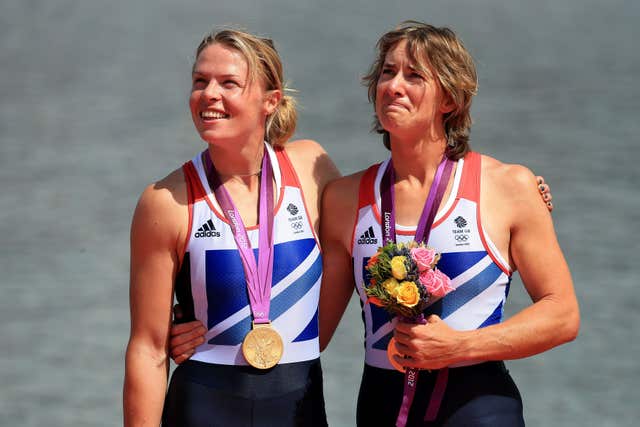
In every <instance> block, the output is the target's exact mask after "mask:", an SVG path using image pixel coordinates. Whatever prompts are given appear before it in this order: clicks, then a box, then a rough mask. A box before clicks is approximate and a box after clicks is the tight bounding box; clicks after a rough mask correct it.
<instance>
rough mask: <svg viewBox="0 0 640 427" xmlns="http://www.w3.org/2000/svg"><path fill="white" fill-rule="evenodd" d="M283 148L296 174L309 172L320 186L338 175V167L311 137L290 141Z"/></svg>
mask: <svg viewBox="0 0 640 427" xmlns="http://www.w3.org/2000/svg"><path fill="white" fill-rule="evenodd" d="M284 149H285V152H286V153H287V155H288V156H289V158H290V159H291V162H292V163H293V165H294V168H295V169H296V172H297V173H298V175H301V176H304V175H308V174H311V177H312V178H313V180H314V181H316V182H317V183H318V184H319V185H320V187H321V188H322V187H324V185H325V184H326V183H327V182H328V181H330V180H332V179H335V178H337V177H339V176H340V172H339V171H338V168H337V167H336V165H335V163H334V162H333V160H332V159H331V157H329V154H328V153H327V151H326V150H325V149H324V148H323V147H322V146H321V145H320V144H319V143H317V142H316V141H313V140H311V139H300V140H297V141H291V142H288V143H286V144H285V145H284Z"/></svg>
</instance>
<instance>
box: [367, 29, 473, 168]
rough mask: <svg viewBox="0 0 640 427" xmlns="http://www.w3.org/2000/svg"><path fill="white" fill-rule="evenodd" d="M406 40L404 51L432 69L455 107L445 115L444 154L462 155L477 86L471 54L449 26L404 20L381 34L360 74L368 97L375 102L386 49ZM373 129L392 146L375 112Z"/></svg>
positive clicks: (464, 151)
mask: <svg viewBox="0 0 640 427" xmlns="http://www.w3.org/2000/svg"><path fill="white" fill-rule="evenodd" d="M403 40H406V42H407V54H408V55H409V58H410V59H411V61H413V62H414V63H415V64H416V66H417V67H418V68H421V69H423V70H429V69H432V70H433V71H434V72H435V75H436V77H437V79H438V81H439V82H440V85H441V86H442V88H443V90H444V91H445V93H446V94H447V95H448V96H449V97H450V98H451V100H452V101H453V103H454V104H455V108H454V109H453V110H452V111H450V112H449V113H446V114H445V115H444V128H445V134H446V137H447V141H448V144H447V156H448V157H449V158H450V159H452V160H457V159H459V158H462V157H464V155H465V154H466V153H467V152H468V151H469V150H470V147H469V132H470V130H471V124H472V120H471V112H470V110H471V100H472V98H473V96H474V95H475V94H476V93H477V90H478V77H477V74H476V67H475V64H474V61H473V58H472V57H471V55H470V54H469V52H468V51H467V49H466V48H465V47H464V45H463V44H462V41H461V40H460V39H459V38H458V36H456V34H455V33H454V32H453V31H452V30H450V29H449V28H446V27H442V28H438V27H434V26H432V25H429V24H425V23H422V22H418V21H404V22H402V23H401V24H400V25H398V26H397V27H396V28H394V29H393V30H391V31H389V32H387V33H385V34H383V35H382V37H380V39H379V40H378V43H377V44H376V50H377V57H376V59H375V61H374V62H373V64H372V65H371V68H370V69H369V73H368V74H367V75H365V76H364V77H363V78H362V82H363V84H364V85H365V86H367V88H368V94H369V101H370V102H371V103H373V105H374V109H375V104H376V87H377V85H378V79H379V78H380V75H381V73H382V68H383V66H384V61H385V57H386V56H387V53H388V52H389V51H390V50H391V49H392V48H393V47H394V46H396V45H397V44H398V43H400V42H401V41H403ZM373 130H374V131H376V132H377V133H380V134H382V135H383V142H384V145H385V147H387V149H391V145H390V139H389V133H388V132H387V131H386V130H384V129H383V128H382V125H381V123H380V120H378V117H377V116H374V122H373Z"/></svg>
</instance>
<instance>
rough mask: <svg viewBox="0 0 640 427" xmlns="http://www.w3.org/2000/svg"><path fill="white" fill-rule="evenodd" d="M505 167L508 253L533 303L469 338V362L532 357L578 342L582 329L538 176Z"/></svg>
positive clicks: (566, 269)
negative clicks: (542, 203) (539, 191)
mask: <svg viewBox="0 0 640 427" xmlns="http://www.w3.org/2000/svg"><path fill="white" fill-rule="evenodd" d="M504 168H506V171H504V172H502V173H503V174H504V175H503V176H499V177H497V179H498V180H503V181H506V182H508V184H506V186H507V189H506V194H507V196H508V197H509V199H510V203H509V204H510V206H511V212H512V215H511V219H510V224H511V227H510V243H509V251H510V254H511V258H512V262H513V264H514V265H515V267H516V268H517V270H518V271H519V273H520V277H521V278H522V282H523V283H524V285H525V288H526V289H527V292H528V293H529V295H530V297H531V300H532V301H533V304H532V305H530V306H529V307H527V308H525V309H524V310H522V311H520V312H519V313H517V314H516V315H514V316H513V317H511V318H510V319H508V320H506V321H505V322H504V323H502V324H500V325H495V326H493V327H488V328H483V329H486V330H482V329H480V330H477V331H473V332H472V333H470V334H469V337H468V338H469V339H468V341H467V343H466V344H467V346H468V348H467V351H468V357H469V358H471V359H474V358H475V357H480V358H481V359H482V360H496V359H515V358H522V357H527V356H531V355H534V354H537V353H540V352H543V351H546V350H548V349H550V348H553V347H555V346H557V345H560V344H563V343H565V342H567V341H571V340H573V339H575V337H576V336H577V334H578V329H579V324H580V314H579V309H578V302H577V299H576V296H575V292H574V289H573V281H572V279H571V273H570V272H569V267H568V266H567V263H566V261H565V258H564V255H563V253H562V250H561V249H560V245H559V244H558V240H557V238H556V234H555V230H554V227H553V223H552V220H551V216H550V215H549V214H548V213H547V211H546V210H545V207H544V206H540V203H539V199H538V197H539V196H538V194H536V192H535V191H533V190H532V188H531V187H532V186H531V183H532V182H534V181H535V179H534V176H533V174H532V173H531V172H530V171H529V170H528V169H526V168H523V167H521V166H504ZM481 342H482V343H483V344H480V343H481ZM480 347H482V348H480Z"/></svg>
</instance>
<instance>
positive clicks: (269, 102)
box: [264, 89, 282, 116]
mask: <svg viewBox="0 0 640 427" xmlns="http://www.w3.org/2000/svg"><path fill="white" fill-rule="evenodd" d="M281 100H282V91H281V90H279V89H274V90H268V91H267V92H266V93H265V95H264V112H265V113H266V115H267V116H269V115H271V114H273V112H274V111H276V108H278V105H280V101H281Z"/></svg>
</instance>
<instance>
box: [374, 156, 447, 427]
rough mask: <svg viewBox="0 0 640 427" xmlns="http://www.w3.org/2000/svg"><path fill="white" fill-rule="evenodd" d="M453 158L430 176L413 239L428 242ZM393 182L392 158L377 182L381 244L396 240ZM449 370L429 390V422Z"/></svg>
mask: <svg viewBox="0 0 640 427" xmlns="http://www.w3.org/2000/svg"><path fill="white" fill-rule="evenodd" d="M453 163H454V162H453V161H451V160H449V159H448V158H447V157H446V156H444V157H443V159H442V161H441V162H440V164H439V165H438V169H437V170H436V174H435V176H434V178H433V183H432V184H431V188H430V189H429V195H428V196H427V200H426V201H425V204H424V208H423V210H422V213H421V214H420V220H419V221H418V226H417V228H416V235H415V240H416V242H424V243H425V244H427V241H428V240H429V234H430V233H431V225H432V224H433V220H434V218H435V216H436V213H437V212H438V207H439V206H440V202H441V201H442V197H443V196H444V192H445V190H446V188H447V184H448V182H449V177H450V176H451V169H452V168H453ZM394 183H395V172H394V170H393V160H392V159H390V160H389V163H388V164H387V169H386V170H385V172H384V174H383V175H382V181H381V183H380V190H381V193H382V195H381V198H382V200H381V211H382V235H383V242H384V244H385V245H386V244H388V243H395V242H396V218H395V194H394V188H393V184H394ZM400 320H401V321H405V322H409V323H420V324H424V323H426V321H425V319H424V316H423V315H420V316H419V317H417V318H414V319H409V318H402V319H400ZM418 373H419V370H418V369H415V368H406V369H405V373H404V391H403V394H402V405H401V406H400V412H399V413H398V418H397V419H396V427H404V426H405V425H406V424H407V418H408V416H409V409H410V408H411V403H412V402H413V398H414V396H415V393H416V386H417V384H418ZM447 376H448V371H447V368H444V369H440V370H438V377H437V380H436V386H435V387H434V390H433V392H432V393H431V400H430V402H429V407H428V408H427V413H426V414H425V421H432V420H434V419H435V417H436V416H437V414H438V409H439V408H440V403H441V402H442V397H443V396H444V390H445V387H446V382H447Z"/></svg>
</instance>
